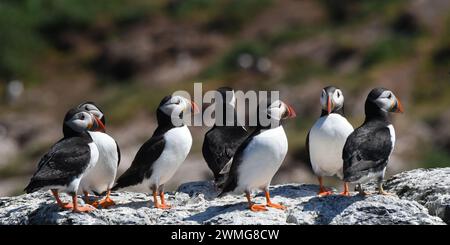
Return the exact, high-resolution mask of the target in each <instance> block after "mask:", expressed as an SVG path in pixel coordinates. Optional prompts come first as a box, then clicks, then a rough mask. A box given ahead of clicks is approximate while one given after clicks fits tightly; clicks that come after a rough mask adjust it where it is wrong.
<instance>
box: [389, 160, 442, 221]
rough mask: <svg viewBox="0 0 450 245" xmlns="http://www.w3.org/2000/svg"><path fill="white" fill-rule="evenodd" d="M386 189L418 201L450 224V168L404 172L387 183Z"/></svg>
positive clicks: (406, 198)
mask: <svg viewBox="0 0 450 245" xmlns="http://www.w3.org/2000/svg"><path fill="white" fill-rule="evenodd" d="M385 189H386V190H388V191H390V192H392V193H395V194H397V195H398V196H399V197H400V198H402V199H405V200H412V201H417V202H418V203H420V204H421V205H423V206H425V207H426V208H427V209H428V211H429V213H430V214H431V215H433V216H438V217H440V218H441V219H443V220H444V221H445V222H446V223H447V224H450V168H434V169H415V170H412V171H407V172H403V173H400V174H397V175H394V176H393V177H392V178H391V179H389V180H388V181H386V183H385Z"/></svg>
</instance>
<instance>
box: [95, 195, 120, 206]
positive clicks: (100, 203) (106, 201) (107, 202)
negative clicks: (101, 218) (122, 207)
mask: <svg viewBox="0 0 450 245" xmlns="http://www.w3.org/2000/svg"><path fill="white" fill-rule="evenodd" d="M114 205H116V203H115V202H114V201H113V200H112V199H111V198H109V197H107V198H105V199H103V200H100V201H96V202H94V203H93V204H92V206H94V207H96V208H98V207H100V208H108V207H111V206H114Z"/></svg>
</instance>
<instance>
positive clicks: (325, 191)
mask: <svg viewBox="0 0 450 245" xmlns="http://www.w3.org/2000/svg"><path fill="white" fill-rule="evenodd" d="M332 194H333V192H332V191H330V190H327V189H322V190H320V191H319V193H317V195H319V196H321V197H325V196H329V195H332Z"/></svg>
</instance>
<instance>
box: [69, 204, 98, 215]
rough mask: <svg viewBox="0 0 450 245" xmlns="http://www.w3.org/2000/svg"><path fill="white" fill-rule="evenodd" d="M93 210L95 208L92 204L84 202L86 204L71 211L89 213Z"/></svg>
mask: <svg viewBox="0 0 450 245" xmlns="http://www.w3.org/2000/svg"><path fill="white" fill-rule="evenodd" d="M94 210H95V208H94V207H93V206H91V205H89V204H86V205H84V206H82V207H76V208H74V209H73V210H72V211H73V212H74V213H89V212H92V211H94Z"/></svg>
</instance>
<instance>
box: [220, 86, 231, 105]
mask: <svg viewBox="0 0 450 245" xmlns="http://www.w3.org/2000/svg"><path fill="white" fill-rule="evenodd" d="M217 92H218V94H219V95H220V96H221V98H222V103H223V104H224V105H230V106H232V107H236V97H235V95H234V90H233V89H232V88H230V87H220V88H218V89H217Z"/></svg>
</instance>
